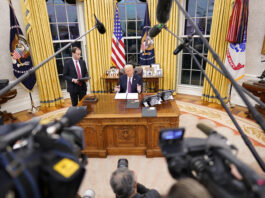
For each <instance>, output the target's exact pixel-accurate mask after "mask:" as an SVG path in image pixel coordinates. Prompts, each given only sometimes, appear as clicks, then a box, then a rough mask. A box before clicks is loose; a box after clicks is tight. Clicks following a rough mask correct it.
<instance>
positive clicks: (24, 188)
mask: <svg viewBox="0 0 265 198" xmlns="http://www.w3.org/2000/svg"><path fill="white" fill-rule="evenodd" d="M0 166H2V167H3V169H5V171H6V173H7V174H8V175H9V177H10V179H11V180H12V181H13V183H14V186H15V189H16V190H17V192H18V194H19V196H20V197H21V198H27V197H36V198H40V197H41V196H40V192H39V190H38V185H37V182H36V181H35V178H34V177H33V176H32V174H31V173H30V171H29V170H28V169H27V168H26V166H25V164H24V163H23V162H22V160H20V158H19V157H18V156H16V155H15V153H14V152H10V151H8V152H6V153H0Z"/></svg>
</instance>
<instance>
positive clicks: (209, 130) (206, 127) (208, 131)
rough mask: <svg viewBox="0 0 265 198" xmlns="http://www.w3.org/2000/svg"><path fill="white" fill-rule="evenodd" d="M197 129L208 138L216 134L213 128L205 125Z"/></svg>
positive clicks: (200, 124)
mask: <svg viewBox="0 0 265 198" xmlns="http://www.w3.org/2000/svg"><path fill="white" fill-rule="evenodd" d="M197 128H198V129H200V130H201V131H202V132H203V133H205V134H206V135H207V136H208V135H210V134H211V133H212V132H214V129H212V128H211V127H209V126H207V125H205V124H203V123H199V124H197Z"/></svg>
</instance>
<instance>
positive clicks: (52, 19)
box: [47, 4, 56, 23]
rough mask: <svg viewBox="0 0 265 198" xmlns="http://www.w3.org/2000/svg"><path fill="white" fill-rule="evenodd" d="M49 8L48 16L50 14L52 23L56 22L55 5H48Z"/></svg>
mask: <svg viewBox="0 0 265 198" xmlns="http://www.w3.org/2000/svg"><path fill="white" fill-rule="evenodd" d="M47 10H48V16H49V21H50V23H52V22H56V20H55V12H54V6H53V5H52V4H49V5H47Z"/></svg>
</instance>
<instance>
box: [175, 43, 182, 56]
mask: <svg viewBox="0 0 265 198" xmlns="http://www.w3.org/2000/svg"><path fill="white" fill-rule="evenodd" d="M183 47H184V44H183V43H182V44H180V45H179V46H178V47H177V48H176V49H175V50H174V52H173V54H174V55H177V54H178V53H179V52H180V51H181V50H182V49H183Z"/></svg>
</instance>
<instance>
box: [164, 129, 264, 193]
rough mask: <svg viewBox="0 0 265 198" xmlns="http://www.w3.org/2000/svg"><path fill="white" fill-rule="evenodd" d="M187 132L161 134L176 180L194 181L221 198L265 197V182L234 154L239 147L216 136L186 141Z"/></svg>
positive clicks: (215, 134) (170, 170)
mask: <svg viewBox="0 0 265 198" xmlns="http://www.w3.org/2000/svg"><path fill="white" fill-rule="evenodd" d="M184 131H185V130H184V129H183V128H177V129H164V130H161V131H160V137H159V145H160V148H161V150H162V153H163V155H164V156H165V157H166V160H167V164H168V169H169V172H170V174H171V176H172V177H173V178H175V179H179V178H183V177H190V178H194V179H196V180H198V181H199V182H200V183H201V184H203V185H204V186H205V187H206V188H207V190H208V191H209V192H210V193H211V194H212V196H213V197H217V198H222V197H226V198H230V197H231V198H232V197H233V198H234V197H240V198H252V197H253V198H254V197H257V198H260V197H263V198H264V197H265V180H264V178H262V177H260V176H259V175H258V174H257V173H256V172H255V171H253V170H252V169H251V168H249V167H248V166H246V165H245V164H244V163H242V162H241V161H240V160H238V159H237V158H236V157H235V156H234V155H233V154H232V152H231V150H233V149H235V147H234V146H229V145H227V144H226V139H225V137H223V136H221V135H219V134H218V133H216V132H214V133H212V134H210V135H209V137H208V138H207V139H202V138H185V139H183V136H184ZM231 164H233V165H234V166H236V168H237V169H238V171H239V172H240V174H241V175H242V177H243V179H242V180H239V179H237V178H236V177H235V176H234V175H233V174H232V172H231Z"/></svg>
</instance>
